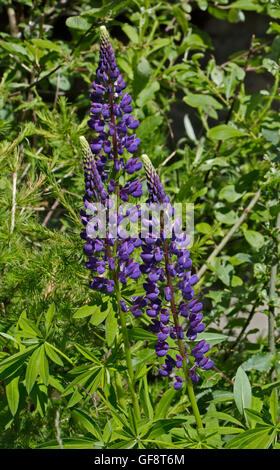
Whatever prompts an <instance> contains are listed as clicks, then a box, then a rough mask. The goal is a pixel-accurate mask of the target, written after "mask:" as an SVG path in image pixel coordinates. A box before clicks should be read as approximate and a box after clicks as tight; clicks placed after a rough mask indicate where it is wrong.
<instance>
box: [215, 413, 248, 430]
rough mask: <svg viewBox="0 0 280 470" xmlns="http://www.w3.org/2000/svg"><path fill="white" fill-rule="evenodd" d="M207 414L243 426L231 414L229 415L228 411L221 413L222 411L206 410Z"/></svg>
mask: <svg viewBox="0 0 280 470" xmlns="http://www.w3.org/2000/svg"><path fill="white" fill-rule="evenodd" d="M207 416H209V417H212V416H214V417H215V418H217V419H218V420H222V421H228V422H229V423H234V424H237V426H241V427H242V428H243V427H244V426H243V424H242V423H241V422H240V421H239V420H238V419H236V418H234V417H233V416H231V415H229V414H228V413H223V412H222V411H216V410H215V411H212V410H211V411H208V413H207Z"/></svg>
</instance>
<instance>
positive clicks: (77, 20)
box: [66, 16, 91, 31]
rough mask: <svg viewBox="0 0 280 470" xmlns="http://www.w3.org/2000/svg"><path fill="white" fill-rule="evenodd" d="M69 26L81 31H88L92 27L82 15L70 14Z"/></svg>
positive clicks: (67, 23)
mask: <svg viewBox="0 0 280 470" xmlns="http://www.w3.org/2000/svg"><path fill="white" fill-rule="evenodd" d="M66 25H67V26H68V28H71V29H77V30H79V31H86V30H87V29H89V28H90V26H91V25H90V23H89V22H88V21H87V20H86V19H85V18H82V17H81V16H69V18H67V20H66Z"/></svg>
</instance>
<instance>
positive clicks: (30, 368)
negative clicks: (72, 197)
mask: <svg viewBox="0 0 280 470" xmlns="http://www.w3.org/2000/svg"><path fill="white" fill-rule="evenodd" d="M40 360H41V346H40V347H38V348H37V349H35V351H34V352H33V353H32V355H31V357H30V359H29V361H28V364H27V368H26V374H25V386H26V390H27V393H28V394H29V393H30V392H31V390H32V387H33V385H34V383H35V380H36V378H37V376H38V374H39V364H40Z"/></svg>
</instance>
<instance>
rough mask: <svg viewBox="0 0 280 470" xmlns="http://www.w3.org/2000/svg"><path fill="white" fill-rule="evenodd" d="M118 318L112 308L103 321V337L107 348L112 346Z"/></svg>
mask: <svg viewBox="0 0 280 470" xmlns="http://www.w3.org/2000/svg"><path fill="white" fill-rule="evenodd" d="M118 327H119V325H118V320H117V316H116V314H115V312H114V310H113V309H111V310H110V311H109V314H108V316H107V318H106V323H105V337H106V341H107V344H108V346H109V348H110V347H111V346H112V344H113V342H114V339H115V337H116V334H117V332H118Z"/></svg>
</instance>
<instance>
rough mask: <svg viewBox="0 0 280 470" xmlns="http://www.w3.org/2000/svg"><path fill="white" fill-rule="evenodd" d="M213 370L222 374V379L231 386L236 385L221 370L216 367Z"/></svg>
mask: <svg viewBox="0 0 280 470" xmlns="http://www.w3.org/2000/svg"><path fill="white" fill-rule="evenodd" d="M213 369H214V370H215V371H216V372H218V374H220V375H221V377H223V379H224V380H226V381H227V382H228V383H229V384H231V385H234V383H233V381H232V380H231V379H229V378H228V377H227V376H226V375H225V374H224V373H223V372H222V371H221V370H220V369H218V367H216V366H214V367H213Z"/></svg>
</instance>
